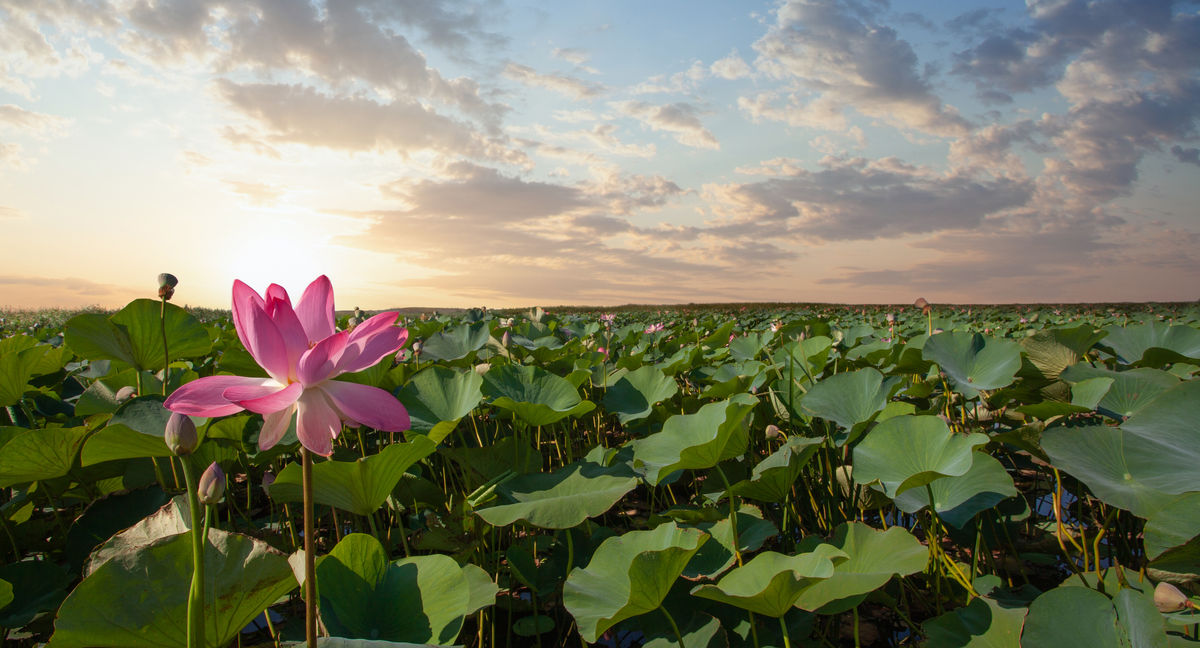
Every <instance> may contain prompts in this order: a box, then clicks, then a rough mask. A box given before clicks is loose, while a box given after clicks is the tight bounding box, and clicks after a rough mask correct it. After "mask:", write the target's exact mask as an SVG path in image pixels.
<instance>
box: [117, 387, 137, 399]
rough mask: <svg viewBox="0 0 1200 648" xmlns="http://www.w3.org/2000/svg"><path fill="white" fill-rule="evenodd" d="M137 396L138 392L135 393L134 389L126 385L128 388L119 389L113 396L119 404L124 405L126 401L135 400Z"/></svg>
mask: <svg viewBox="0 0 1200 648" xmlns="http://www.w3.org/2000/svg"><path fill="white" fill-rule="evenodd" d="M135 395H136V392H134V390H133V387H130V386H129V385H126V386H124V387H122V388H120V389H118V390H117V393H116V394H115V395H114V396H113V398H115V399H116V400H117V402H118V403H124V402H125V401H127V400H129V399H131V398H133V397H134V396H135Z"/></svg>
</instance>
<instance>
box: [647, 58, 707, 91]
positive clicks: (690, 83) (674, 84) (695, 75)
mask: <svg viewBox="0 0 1200 648" xmlns="http://www.w3.org/2000/svg"><path fill="white" fill-rule="evenodd" d="M707 76H708V68H707V67H705V65H704V62H703V61H700V60H695V61H692V64H691V66H690V67H688V69H686V70H684V71H682V72H676V73H675V74H672V75H670V76H667V75H665V74H656V75H654V76H652V77H650V78H649V79H646V80H645V81H643V82H641V83H639V84H637V85H635V86H633V87H632V88H630V89H629V92H630V94H690V93H692V92H693V91H695V89H696V86H697V84H698V83H699V82H700V81H702V80H704V78H705V77H707Z"/></svg>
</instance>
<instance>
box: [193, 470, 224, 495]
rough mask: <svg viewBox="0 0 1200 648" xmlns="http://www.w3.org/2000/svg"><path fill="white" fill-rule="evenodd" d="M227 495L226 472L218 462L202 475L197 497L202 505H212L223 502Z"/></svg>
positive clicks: (197, 487) (197, 488)
mask: <svg viewBox="0 0 1200 648" xmlns="http://www.w3.org/2000/svg"><path fill="white" fill-rule="evenodd" d="M224 494H225V472H224V471H222V470H221V467H220V466H218V465H217V462H215V461H214V462H212V463H211V464H209V466H208V469H207V470H205V471H204V474H203V475H200V484H199V485H197V486H196V496H197V497H198V498H200V503H201V504H206V505H211V504H216V503H217V502H220V501H221V497H222V496H223V495H224Z"/></svg>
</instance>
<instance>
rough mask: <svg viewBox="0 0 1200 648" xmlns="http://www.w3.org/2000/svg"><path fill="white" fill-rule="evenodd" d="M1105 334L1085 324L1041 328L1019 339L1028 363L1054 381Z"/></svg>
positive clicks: (1043, 375) (1044, 376)
mask: <svg viewBox="0 0 1200 648" xmlns="http://www.w3.org/2000/svg"><path fill="white" fill-rule="evenodd" d="M1103 337H1104V333H1102V332H1097V331H1096V329H1095V328H1094V327H1092V326H1091V325H1088V324H1081V325H1079V326H1077V327H1075V328H1069V329H1042V330H1040V331H1037V332H1035V333H1034V334H1033V335H1031V336H1029V337H1027V338H1025V339H1023V340H1021V342H1020V345H1021V348H1022V349H1023V350H1024V351H1025V357H1026V358H1027V359H1028V360H1029V363H1030V364H1032V365H1033V366H1034V368H1035V369H1037V372H1038V373H1039V374H1040V375H1041V376H1042V377H1043V378H1046V379H1048V380H1057V379H1058V377H1059V374H1061V373H1062V371H1063V369H1066V368H1067V367H1070V366H1071V365H1074V364H1075V363H1077V362H1079V359H1080V358H1082V357H1083V356H1084V355H1085V354H1087V352H1088V350H1089V349H1091V348H1092V346H1093V345H1094V344H1096V342H1098V341H1099V340H1101V339H1102V338H1103Z"/></svg>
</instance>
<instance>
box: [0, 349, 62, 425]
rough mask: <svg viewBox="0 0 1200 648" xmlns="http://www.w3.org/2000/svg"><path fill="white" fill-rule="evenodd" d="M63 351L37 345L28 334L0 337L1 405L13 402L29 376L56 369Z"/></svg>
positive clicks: (22, 391)
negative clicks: (0, 338) (1, 338)
mask: <svg viewBox="0 0 1200 648" xmlns="http://www.w3.org/2000/svg"><path fill="white" fill-rule="evenodd" d="M65 354H66V350H65V349H62V348H54V347H52V346H50V345H48V344H38V342H37V340H34V339H33V338H31V337H29V336H27V335H14V336H12V337H10V338H5V339H3V340H0V407H8V406H9V405H16V404H17V403H18V402H19V401H20V400H21V398H22V397H23V396H24V395H25V392H26V391H27V390H28V389H29V379H30V378H33V377H34V376H37V375H42V374H47V373H53V372H55V371H58V369H59V368H60V367H62V361H63V360H64V357H63V356H64V355H65Z"/></svg>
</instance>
